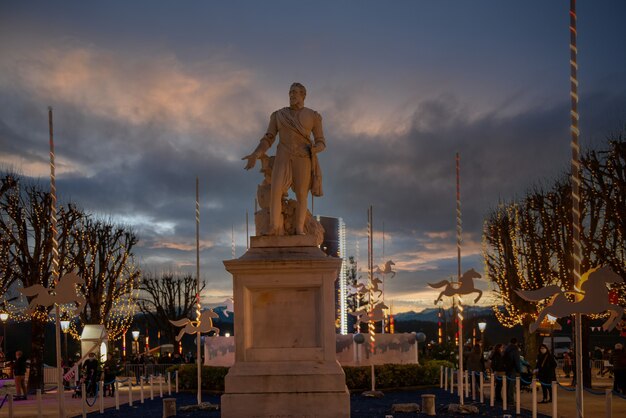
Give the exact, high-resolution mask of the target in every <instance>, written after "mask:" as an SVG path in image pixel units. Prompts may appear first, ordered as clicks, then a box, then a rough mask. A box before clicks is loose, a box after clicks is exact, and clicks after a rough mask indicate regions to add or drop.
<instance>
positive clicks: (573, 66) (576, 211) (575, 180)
mask: <svg viewBox="0 0 626 418" xmlns="http://www.w3.org/2000/svg"><path fill="white" fill-rule="evenodd" d="M569 16H570V25H569V32H570V45H569V49H570V61H569V63H570V99H571V111H570V115H571V123H570V131H571V134H572V141H571V147H572V163H571V168H572V231H573V254H572V261H573V273H574V282H575V283H576V286H579V285H580V270H581V269H580V265H581V262H582V249H581V245H580V228H581V224H580V146H579V143H578V136H579V134H580V131H579V130H578V120H579V117H578V64H577V62H576V56H577V53H578V49H577V48H576V0H570V10H569ZM581 322H582V315H581V314H576V315H575V317H574V323H575V334H576V341H575V345H576V411H577V416H578V417H581V418H582V417H583V416H584V405H583V350H582V341H583V339H582V324H581Z"/></svg>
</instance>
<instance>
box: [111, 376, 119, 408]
mask: <svg viewBox="0 0 626 418" xmlns="http://www.w3.org/2000/svg"><path fill="white" fill-rule="evenodd" d="M113 384H114V385H115V410H116V411H119V409H120V386H119V385H118V384H117V379H115V381H114V382H113Z"/></svg>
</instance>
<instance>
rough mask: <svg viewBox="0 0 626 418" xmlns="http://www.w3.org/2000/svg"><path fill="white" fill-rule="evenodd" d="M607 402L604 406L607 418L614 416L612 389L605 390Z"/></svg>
mask: <svg viewBox="0 0 626 418" xmlns="http://www.w3.org/2000/svg"><path fill="white" fill-rule="evenodd" d="M605 391H606V392H605V393H606V401H605V404H604V415H605V417H606V418H611V417H612V416H613V392H612V390H611V389H605Z"/></svg>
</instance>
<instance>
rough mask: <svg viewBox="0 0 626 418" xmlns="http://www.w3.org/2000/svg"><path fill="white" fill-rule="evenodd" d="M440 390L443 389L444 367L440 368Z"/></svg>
mask: <svg viewBox="0 0 626 418" xmlns="http://www.w3.org/2000/svg"><path fill="white" fill-rule="evenodd" d="M439 389H443V366H439Z"/></svg>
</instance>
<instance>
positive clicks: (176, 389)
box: [176, 370, 178, 393]
mask: <svg viewBox="0 0 626 418" xmlns="http://www.w3.org/2000/svg"><path fill="white" fill-rule="evenodd" d="M176 393H178V370H176Z"/></svg>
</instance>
